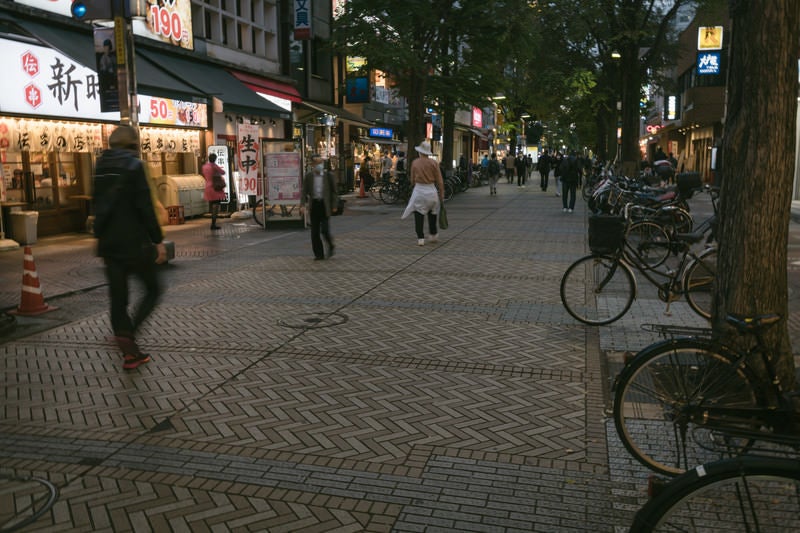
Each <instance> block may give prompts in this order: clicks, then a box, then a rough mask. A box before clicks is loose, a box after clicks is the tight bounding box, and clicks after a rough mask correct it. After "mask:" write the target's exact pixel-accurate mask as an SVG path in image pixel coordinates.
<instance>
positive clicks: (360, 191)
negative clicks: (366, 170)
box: [358, 178, 367, 198]
mask: <svg viewBox="0 0 800 533" xmlns="http://www.w3.org/2000/svg"><path fill="white" fill-rule="evenodd" d="M358 181H359V183H360V184H361V185H359V186H358V197H359V198H366V197H367V192H366V191H365V190H364V178H358Z"/></svg>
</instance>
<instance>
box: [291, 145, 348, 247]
mask: <svg viewBox="0 0 800 533" xmlns="http://www.w3.org/2000/svg"><path fill="white" fill-rule="evenodd" d="M338 208H339V195H338V194H337V193H336V181H335V180H334V178H333V173H331V172H328V171H326V170H325V162H324V160H323V159H322V156H321V155H319V154H313V155H312V156H311V170H309V171H308V172H306V175H305V177H304V178H303V189H302V192H301V193H300V209H307V210H308V219H309V221H310V222H309V225H310V226H311V250H312V251H313V252H314V260H315V261H322V260H323V259H325V257H331V256H332V255H333V252H334V249H335V248H336V247H335V246H334V245H333V237H332V236H331V228H330V216H331V213H336V211H337V209H338ZM323 239H325V243H327V245H328V253H327V255H326V254H325V245H324V244H323V242H322V240H323Z"/></svg>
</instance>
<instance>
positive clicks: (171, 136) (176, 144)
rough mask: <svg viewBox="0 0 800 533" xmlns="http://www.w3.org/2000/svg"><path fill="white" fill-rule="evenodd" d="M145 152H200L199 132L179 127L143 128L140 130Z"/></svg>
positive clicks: (142, 146)
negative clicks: (179, 128)
mask: <svg viewBox="0 0 800 533" xmlns="http://www.w3.org/2000/svg"><path fill="white" fill-rule="evenodd" d="M139 135H140V137H141V142H140V145H141V149H142V153H143V154H149V153H154V152H155V153H161V152H166V153H170V154H171V153H176V152H191V153H194V154H198V155H199V154H200V141H199V139H198V138H197V133H196V132H193V131H187V130H178V129H159V128H142V129H141V131H140V134H139Z"/></svg>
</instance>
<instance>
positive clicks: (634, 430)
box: [613, 314, 800, 475]
mask: <svg viewBox="0 0 800 533" xmlns="http://www.w3.org/2000/svg"><path fill="white" fill-rule="evenodd" d="M726 321H727V323H728V324H730V325H731V326H733V328H734V329H735V330H736V331H737V332H738V334H739V335H740V336H747V337H748V338H751V339H755V340H754V342H752V343H751V344H752V346H750V347H749V348H747V349H745V350H739V349H736V348H733V347H731V346H729V345H727V344H724V343H722V342H718V341H714V340H711V339H709V338H703V336H702V335H699V336H695V337H686V338H677V339H669V340H666V341H662V342H659V343H656V344H653V345H651V346H648V347H647V348H645V349H644V350H642V351H641V352H639V353H638V354H637V355H636V356H635V357H634V358H633V359H632V360H631V361H630V362H629V363H628V364H627V365H626V366H625V368H624V369H623V370H622V371H621V372H620V374H619V375H618V377H617V379H616V381H615V383H614V388H613V390H614V424H615V426H616V428H617V432H618V433H619V436H620V439H621V440H622V443H623V444H624V446H625V448H626V449H627V450H628V451H629V452H630V453H631V455H633V456H634V457H635V458H636V459H637V460H638V461H640V462H641V463H642V464H643V465H645V466H647V467H648V468H650V469H652V470H654V471H656V472H659V473H661V474H666V475H676V474H680V473H682V472H684V471H685V470H686V469H688V468H691V467H693V466H696V465H698V464H702V463H704V462H708V461H710V460H715V459H717V458H719V457H720V456H722V455H725V454H727V455H739V454H741V453H744V452H753V451H758V450H759V448H756V443H768V444H769V446H768V447H767V448H765V449H763V450H761V451H773V450H774V448H775V447H776V446H778V447H779V446H788V447H790V448H794V449H795V451H798V450H800V447H798V446H800V442H798V436H800V414H799V413H798V410H797V407H796V404H797V405H800V403H798V402H797V400H798V396H797V395H795V394H790V393H785V392H784V390H788V389H789V387H784V386H783V384H782V383H781V381H780V378H779V375H778V374H777V370H776V368H775V364H774V360H775V357H774V355H775V354H772V353H771V352H770V351H769V350H768V348H767V347H766V345H765V343H764V338H763V333H764V331H765V330H766V329H767V328H769V327H770V326H772V325H774V324H776V323H778V322H779V321H780V316H778V315H775V314H767V315H760V316H753V317H736V316H733V315H730V316H728V317H727V318H726ZM662 331H668V328H665V329H664V330H662ZM754 358H758V359H759V360H760V363H761V364H762V365H763V367H764V369H765V370H766V372H767V376H765V377H764V378H760V377H759V376H761V374H760V373H758V372H756V371H755V370H753V368H752V366H751V365H752V364H753V363H754Z"/></svg>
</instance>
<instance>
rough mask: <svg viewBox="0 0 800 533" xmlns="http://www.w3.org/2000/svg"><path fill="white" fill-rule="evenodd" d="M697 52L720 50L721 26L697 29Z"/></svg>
mask: <svg viewBox="0 0 800 533" xmlns="http://www.w3.org/2000/svg"><path fill="white" fill-rule="evenodd" d="M697 49H698V50H722V26H700V27H699V28H697Z"/></svg>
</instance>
